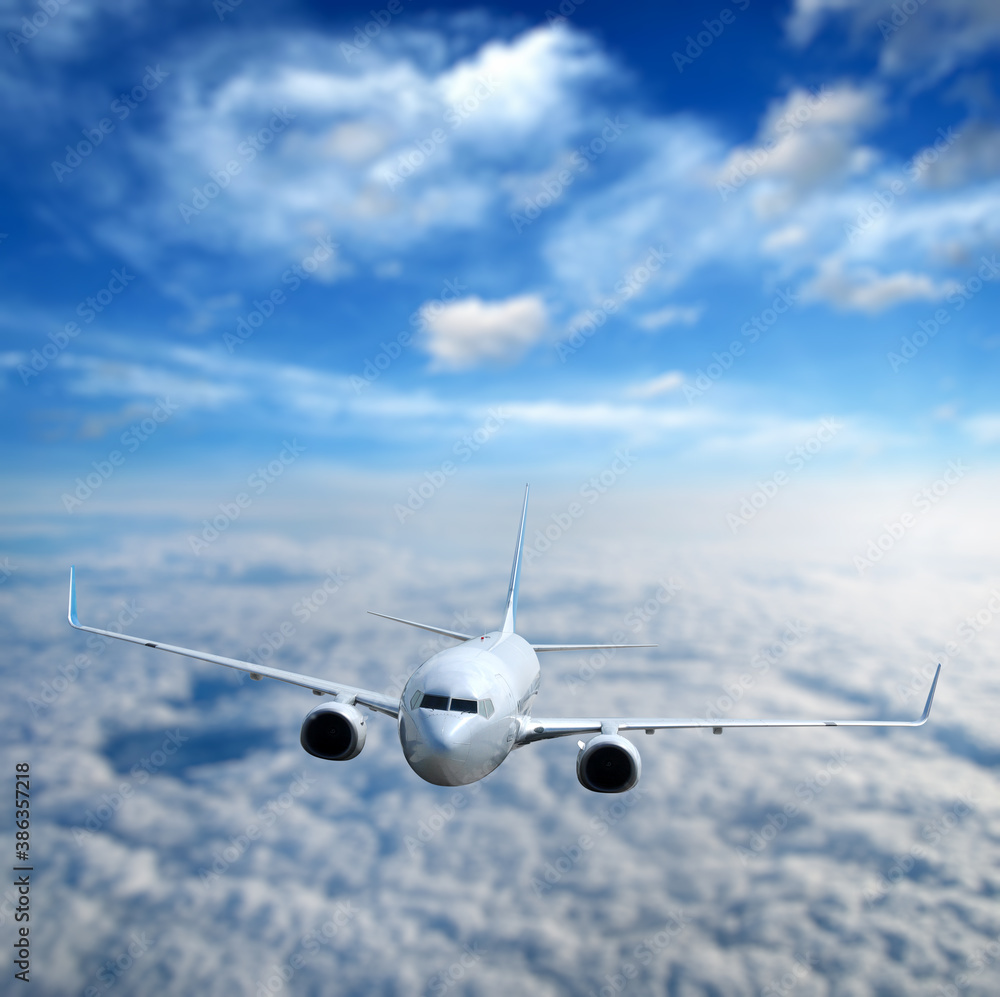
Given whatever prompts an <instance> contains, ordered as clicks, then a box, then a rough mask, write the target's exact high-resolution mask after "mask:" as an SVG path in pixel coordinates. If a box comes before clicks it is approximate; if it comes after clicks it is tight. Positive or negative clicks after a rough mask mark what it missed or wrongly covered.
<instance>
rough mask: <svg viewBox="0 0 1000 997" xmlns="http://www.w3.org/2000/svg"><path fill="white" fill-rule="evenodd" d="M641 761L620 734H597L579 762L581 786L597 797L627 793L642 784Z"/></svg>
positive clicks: (577, 760)
mask: <svg viewBox="0 0 1000 997" xmlns="http://www.w3.org/2000/svg"><path fill="white" fill-rule="evenodd" d="M641 774H642V761H641V759H640V758H639V752H638V750H637V748H636V746H635V745H634V744H633V743H632V742H631V741H629V740H627V739H626V738H624V737H622V736H621V735H620V734H598V735H597V736H596V737H592V738H591V739H590V740H589V741H588V742H587V743H586V744H585V745H584V746H583V747H582V748H581V749H580V754H579V755H577V759H576V777H577V779H579V780H580V785H581V786H583V787H584V788H585V789H589V790H591V791H592V792H594V793H624V792H627V791H628V790H630V789H631V788H632V787H633V786H635V785H636V783H637V782H638V781H639V776H640V775H641Z"/></svg>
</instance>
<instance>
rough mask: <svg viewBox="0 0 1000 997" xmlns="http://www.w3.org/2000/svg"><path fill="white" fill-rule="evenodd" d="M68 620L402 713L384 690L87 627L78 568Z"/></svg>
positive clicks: (319, 693) (372, 707) (257, 676)
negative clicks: (80, 615) (79, 606)
mask: <svg viewBox="0 0 1000 997" xmlns="http://www.w3.org/2000/svg"><path fill="white" fill-rule="evenodd" d="M69 622H70V626H74V627H76V629H77V630H86V631H87V633H92V634H100V635H101V636H102V637H114V639H115V640H127V641H129V643H132V644H142V645H143V646H144V647H155V648H158V649H159V650H161V651H170V652H172V653H173V654H182V655H184V657H186V658H197V659H198V660H199V661H211V662H212V663H213V664H216V665H225V666H226V668H235V669H236V670H237V671H240V672H247V674H249V676H250V678H252V679H261V678H269V679H277V680H278V681H279V682H288V683H289V684H290V685H298V686H302V687H303V688H304V689H312V691H313V692H314V693H315V694H316V695H317V696H322V695H324V694H325V693H327V694H329V695H331V696H337V697H338V698H339V699H340V700H341V701H342V702H343V701H345V700H346V701H348V702H352V701H353V702H356V703H358V704H359V705H360V706H367V707H368V709H370V710H375V711H376V712H378V713H387V714H388V715H389V716H390V717H396V716H399V700H398V699H395V698H393V697H392V696H387V695H385V693H382V692H372V691H371V690H370V689H359V688H357V687H356V686H353V685H344V684H343V683H342V682H330V681H328V680H327V679H319V678H313V677H312V676H311V675H301V674H299V672H286V671H285V670H284V669H283V668H271V667H269V666H268V665H255V664H252V663H251V662H249V661H239V660H238V659H236V658H224V657H222V656H221V655H218V654H209V653H208V652H207V651H192V650H191V648H189V647H176V646H175V645H173V644H163V643H161V642H160V641H156V640H146V638H145V637H130V636H129V635H128V634H122V633H116V632H115V631H114V630H98V629H97V627H85V626H83V625H82V624H81V623H80V621H79V620H78V619H77V616H76V572H75V570H74V569H73V568H70V569H69Z"/></svg>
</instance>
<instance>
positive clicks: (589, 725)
mask: <svg viewBox="0 0 1000 997" xmlns="http://www.w3.org/2000/svg"><path fill="white" fill-rule="evenodd" d="M940 676H941V666H940V665H938V666H937V671H936V672H934V681H933V682H931V691H930V692H929V693H928V694H927V702H926V703H925V704H924V712H923V713H921V714H920V716H919V717H918V718H917V719H916V720H740V719H733V720H730V719H728V718H726V717H718V718H715V719H712V718H704V719H702V718H699V717H690V718H673V719H670V718H663V717H647V718H643V717H619V718H617V719H615V718H610V717H530V718H529V719H528V720H527V721H526V722H525V723H524V725H523V726H522V728H521V733H520V735H519V736H518V738H517V743H518V745H521V744H530V743H531V742H532V741H545V740H548V739H549V738H552V737H571V736H572V735H574V734H594V733H598V734H599V733H601V732H604V733H606V734H607V733H612V734H617V733H619V732H620V731H623V730H644V731H645V732H646V733H647V734H652V733H653V731H654V730H676V729H678V728H681V727H711V728H712V730H713V732H714V733H716V734H721V733H722V729H723V728H724V727H921V726H923V725H924V724H925V723H927V719H928V717H930V715H931V704H932V703H933V702H934V693H935V691H936V690H937V684H938V678H940Z"/></svg>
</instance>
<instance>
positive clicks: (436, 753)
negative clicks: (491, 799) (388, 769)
mask: <svg viewBox="0 0 1000 997" xmlns="http://www.w3.org/2000/svg"><path fill="white" fill-rule="evenodd" d="M399 739H400V743H401V744H402V746H403V755H404V756H405V758H406V761H407V762H408V763H409V766H410V768H412V769H413V771H414V772H416V773H417V775H419V776H420V778H421V779H423V780H425V781H426V782H430V783H433V784H434V785H435V786H464V785H466V784H467V783H469V782H473V781H475V780H474V777H473V776H472V775H471V773H470V772H469V771H468V764H467V763H468V758H469V726H468V723H467V722H464V721H463V718H461V717H454V716H447V715H442V714H439V713H436V712H430V711H424V710H418V711H415V712H414V713H413V714H407V713H401V714H400V724H399Z"/></svg>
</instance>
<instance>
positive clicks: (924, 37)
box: [785, 0, 1000, 84]
mask: <svg viewBox="0 0 1000 997" xmlns="http://www.w3.org/2000/svg"><path fill="white" fill-rule="evenodd" d="M836 19H842V20H846V21H847V23H848V25H849V26H850V28H851V31H852V34H853V37H854V39H855V41H858V42H860V41H862V40H864V41H866V42H870V41H872V40H874V41H875V42H876V43H877V44H879V46H880V56H879V68H880V70H881V71H882V73H883V74H885V75H886V76H913V77H917V78H918V79H920V80H921V81H922V82H923V83H925V84H926V83H930V82H933V81H935V80H938V79H940V78H942V77H943V76H946V75H947V74H948V73H949V72H951V71H952V70H953V69H954V68H955V67H956V66H957V65H960V64H961V63H963V62H964V61H965V60H967V59H970V58H974V57H976V56H979V55H981V54H983V53H985V52H988V51H990V50H991V49H995V48H996V47H997V46H998V45H1000V12H998V11H997V6H996V4H995V3H993V2H992V0H953V2H951V3H948V4H934V3H928V2H927V0H911V2H910V3H908V4H904V3H898V4H890V5H888V6H883V5H880V4H871V3H868V2H867V0H796V3H795V5H794V7H793V9H792V10H791V12H790V13H789V15H788V18H787V20H786V22H785V27H786V31H787V33H788V36H789V38H790V39H791V41H792V42H793V43H794V44H796V45H799V46H805V45H808V44H809V43H810V42H811V41H812V40H813V39H814V38H815V37H816V35H817V34H818V32H819V31H820V30H822V28H823V27H824V26H825V25H826V24H827V23H829V22H830V21H832V20H836Z"/></svg>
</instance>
